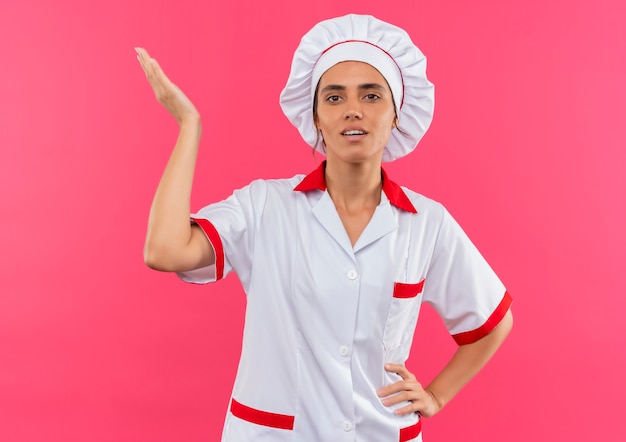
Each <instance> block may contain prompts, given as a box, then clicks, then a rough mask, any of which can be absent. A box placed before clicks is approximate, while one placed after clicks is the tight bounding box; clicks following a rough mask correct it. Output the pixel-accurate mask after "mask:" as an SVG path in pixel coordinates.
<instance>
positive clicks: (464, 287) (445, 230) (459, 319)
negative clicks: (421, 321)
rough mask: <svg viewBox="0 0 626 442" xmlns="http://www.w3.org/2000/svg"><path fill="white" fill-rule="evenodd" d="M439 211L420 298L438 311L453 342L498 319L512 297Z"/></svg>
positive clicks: (478, 333) (468, 339)
mask: <svg viewBox="0 0 626 442" xmlns="http://www.w3.org/2000/svg"><path fill="white" fill-rule="evenodd" d="M443 211H444V213H443V218H442V222H441V226H440V229H439V234H438V237H437V240H436V243H435V248H434V251H433V258H432V261H431V264H430V266H429V269H428V273H427V275H426V281H425V284H424V302H427V303H429V304H430V305H432V306H433V308H434V309H435V310H436V311H437V313H439V315H440V316H441V318H442V319H443V321H444V323H445V325H446V328H447V329H448V331H449V332H450V334H452V337H453V338H454V340H455V341H456V342H457V344H459V345H463V344H469V343H472V342H475V341H477V340H479V339H480V338H482V337H484V336H486V335H487V334H489V333H490V332H491V331H492V330H493V329H494V328H495V326H496V325H498V323H500V321H501V320H502V318H503V317H504V315H505V314H506V312H507V311H508V309H509V307H510V305H511V302H512V299H511V297H510V296H509V294H508V293H507V292H506V289H505V287H504V285H503V284H502V282H501V281H500V279H499V278H498V276H497V275H496V274H495V272H494V271H493V270H492V269H491V267H490V266H489V264H488V263H487V262H486V261H485V259H484V258H483V256H482V255H481V254H480V252H479V251H478V249H476V247H475V246H474V244H473V243H472V242H471V241H470V239H469V238H468V237H467V235H466V234H465V232H463V230H462V229H461V227H460V226H459V224H458V223H457V222H456V221H455V220H454V218H452V216H451V215H450V214H449V213H448V212H447V211H446V210H445V209H443Z"/></svg>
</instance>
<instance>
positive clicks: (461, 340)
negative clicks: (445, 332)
mask: <svg viewBox="0 0 626 442" xmlns="http://www.w3.org/2000/svg"><path fill="white" fill-rule="evenodd" d="M512 302H513V298H512V297H511V295H509V292H505V293H504V297H503V298H502V301H500V304H499V305H498V307H496V309H495V310H494V312H493V313H492V314H491V316H489V318H487V320H486V321H485V323H484V324H483V325H481V326H480V327H478V328H477V329H475V330H471V331H468V332H463V333H458V334H456V335H452V338H454V340H455V341H456V343H457V344H458V345H466V344H471V343H473V342H476V341H478V340H479V339H481V338H484V337H485V336H487V335H488V334H489V333H491V331H492V330H493V329H494V328H496V326H497V325H498V324H499V323H500V321H502V318H504V315H506V312H508V311H509V308H510V307H511V303H512Z"/></svg>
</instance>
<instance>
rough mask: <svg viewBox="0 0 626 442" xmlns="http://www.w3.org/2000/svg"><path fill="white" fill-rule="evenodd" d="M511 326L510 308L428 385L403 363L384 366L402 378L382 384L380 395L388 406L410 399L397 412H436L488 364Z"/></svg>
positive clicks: (426, 414) (465, 347)
mask: <svg viewBox="0 0 626 442" xmlns="http://www.w3.org/2000/svg"><path fill="white" fill-rule="evenodd" d="M512 327H513V314H512V313H511V310H509V311H508V312H507V313H506V315H505V316H504V318H503V319H502V320H501V321H500V323H499V324H498V325H497V326H496V327H495V328H494V329H493V330H492V331H491V333H489V334H488V335H487V336H485V337H483V338H481V339H479V340H478V341H476V342H473V343H471V344H465V345H461V346H460V347H459V348H458V349H457V350H456V352H455V353H454V356H452V358H451V359H450V361H449V362H448V364H447V365H446V366H445V367H444V369H443V370H441V372H440V373H439V374H438V375H437V376H436V377H435V379H434V380H433V381H432V382H431V383H430V384H429V385H428V386H427V387H425V388H424V387H422V385H421V384H420V383H419V382H418V381H417V379H416V378H415V376H414V375H413V374H412V373H411V372H409V371H408V370H407V369H406V367H405V366H404V365H401V364H385V370H387V371H390V372H395V373H398V374H399V375H400V376H401V377H402V380H401V381H398V382H395V383H393V384H390V385H386V386H384V387H382V388H380V389H379V390H378V396H379V397H381V398H383V404H384V405H386V406H391V405H395V404H398V403H400V402H403V401H410V402H411V403H410V404H409V405H408V406H406V407H402V408H399V409H398V410H396V411H395V413H396V414H399V415H404V414H409V413H415V412H419V413H420V414H421V415H423V416H426V417H431V416H434V415H435V414H437V413H438V412H439V411H440V410H441V409H442V408H443V407H444V406H445V405H446V404H447V403H448V402H450V400H451V399H452V398H453V397H454V396H455V395H456V394H457V393H458V392H459V391H460V390H461V388H463V387H464V386H465V384H467V383H468V382H469V381H470V380H471V379H472V378H473V377H474V376H475V375H476V374H477V373H478V372H479V371H480V370H481V369H482V368H483V367H484V366H485V364H486V363H487V361H489V359H491V357H492V356H493V355H494V353H495V352H496V350H497V349H498V347H500V345H501V344H502V342H504V339H505V338H506V337H507V335H508V334H509V332H510V331H511V328H512Z"/></svg>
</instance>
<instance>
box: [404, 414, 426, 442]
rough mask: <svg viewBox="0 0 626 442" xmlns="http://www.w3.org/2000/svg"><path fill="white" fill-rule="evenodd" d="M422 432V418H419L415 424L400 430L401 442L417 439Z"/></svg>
mask: <svg viewBox="0 0 626 442" xmlns="http://www.w3.org/2000/svg"><path fill="white" fill-rule="evenodd" d="M421 432H422V420H421V419H420V420H418V421H417V423H416V424H415V425H411V426H410V427H406V428H402V429H401V430H400V442H407V441H410V440H413V439H415V438H416V437H417V436H419V435H420V433H421Z"/></svg>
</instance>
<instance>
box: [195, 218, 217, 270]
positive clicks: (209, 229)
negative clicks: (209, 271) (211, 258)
mask: <svg viewBox="0 0 626 442" xmlns="http://www.w3.org/2000/svg"><path fill="white" fill-rule="evenodd" d="M191 220H192V221H193V222H195V223H196V224H197V225H198V226H200V228H201V229H202V231H203V232H204V234H205V235H206V237H207V238H208V239H209V242H210V243H211V245H212V246H213V250H214V252H215V280H216V281H219V280H220V279H222V278H223V277H224V247H223V246H222V239H221V238H220V235H219V233H217V230H216V229H215V227H214V226H213V224H211V222H210V221H209V220H207V219H204V218H191Z"/></svg>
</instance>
